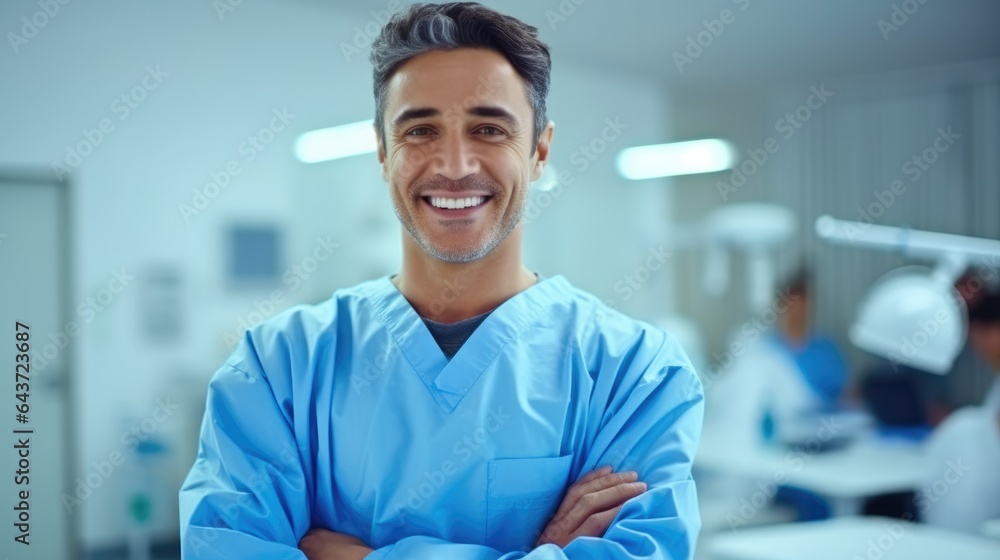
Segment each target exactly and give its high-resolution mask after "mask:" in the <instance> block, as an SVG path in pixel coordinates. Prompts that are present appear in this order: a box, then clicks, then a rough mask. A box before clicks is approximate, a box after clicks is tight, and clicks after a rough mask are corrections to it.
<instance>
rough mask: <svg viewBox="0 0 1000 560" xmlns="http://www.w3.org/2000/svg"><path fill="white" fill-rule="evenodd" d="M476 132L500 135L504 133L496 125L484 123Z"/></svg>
mask: <svg viewBox="0 0 1000 560" xmlns="http://www.w3.org/2000/svg"><path fill="white" fill-rule="evenodd" d="M477 132H481V133H484V134H486V135H487V136H500V135H503V134H505V133H504V131H503V130H501V129H500V128H499V127H496V126H493V125H486V126H483V127H480V128H479V130H478V131H477Z"/></svg>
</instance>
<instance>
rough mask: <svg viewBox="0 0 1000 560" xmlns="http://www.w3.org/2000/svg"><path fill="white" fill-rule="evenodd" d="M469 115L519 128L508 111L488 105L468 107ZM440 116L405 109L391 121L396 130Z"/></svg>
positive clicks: (431, 110)
mask: <svg viewBox="0 0 1000 560" xmlns="http://www.w3.org/2000/svg"><path fill="white" fill-rule="evenodd" d="M466 113H467V114H469V115H475V116H477V117H494V118H498V119H500V120H502V121H504V122H505V123H507V125H508V126H510V127H511V128H512V129H515V130H517V129H518V128H519V126H520V124H521V123H520V121H518V120H517V117H515V116H514V115H513V114H512V113H511V112H510V111H508V110H506V109H502V108H500V107H494V106H488V105H477V106H475V107H470V108H469V109H467V110H466ZM438 116H441V111H439V110H437V109H434V108H431V107H421V108H417V109H407V110H405V111H403V112H402V113H400V114H399V116H397V117H396V118H395V120H393V121H392V126H393V130H395V129H398V128H399V127H400V126H402V125H403V124H404V123H406V122H407V121H412V120H416V119H424V118H427V117H438Z"/></svg>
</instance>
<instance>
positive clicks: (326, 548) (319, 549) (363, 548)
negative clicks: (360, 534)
mask: <svg viewBox="0 0 1000 560" xmlns="http://www.w3.org/2000/svg"><path fill="white" fill-rule="evenodd" d="M299 550H301V551H302V552H303V553H305V555H306V558H308V559H309V560H362V559H363V558H364V557H365V556H368V555H369V554H371V553H372V549H370V548H368V546H367V545H366V544H365V543H363V542H362V541H361V540H360V539H358V538H355V537H352V536H351V535H345V534H344V533H335V532H333V531H328V530H327V529H310V530H309V532H308V533H306V535H305V536H304V537H302V540H300V541H299Z"/></svg>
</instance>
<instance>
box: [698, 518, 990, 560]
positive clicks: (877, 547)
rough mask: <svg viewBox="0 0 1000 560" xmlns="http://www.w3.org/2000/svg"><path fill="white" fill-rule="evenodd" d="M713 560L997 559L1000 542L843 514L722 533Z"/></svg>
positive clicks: (711, 549) (712, 545)
mask: <svg viewBox="0 0 1000 560" xmlns="http://www.w3.org/2000/svg"><path fill="white" fill-rule="evenodd" d="M707 549H708V553H709V555H710V557H711V558H713V559H715V560H803V559H808V560H857V559H858V558H862V559H869V558H871V559H875V558H878V559H880V560H925V559H926V560H942V559H944V560H948V559H954V560H997V559H998V558H1000V543H998V542H996V541H992V540H990V539H986V538H982V537H977V536H973V535H967V534H964V533H956V532H953V531H948V530H945V529H939V528H937V527H931V526H929V525H923V524H916V523H904V522H902V521H899V520H895V519H888V518H882V517H843V518H836V519H829V520H826V521H817V522H812V523H793V524H786V525H777V526H773V527H767V528H761V529H747V530H743V531H739V532H736V533H729V534H722V535H719V536H717V537H714V538H712V539H711V540H709V541H708V543H707Z"/></svg>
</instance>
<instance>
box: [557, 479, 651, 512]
mask: <svg viewBox="0 0 1000 560" xmlns="http://www.w3.org/2000/svg"><path fill="white" fill-rule="evenodd" d="M638 479H639V473H637V472H636V471H625V472H621V473H615V472H613V473H608V474H606V475H603V476H598V477H597V478H595V479H593V480H588V481H583V480H582V479H581V480H580V482H577V483H576V484H574V485H573V486H570V487H569V490H567V491H566V496H564V497H563V501H562V503H561V504H559V509H558V510H556V514H555V515H554V516H552V517H553V519H556V518H558V517H560V516H563V515H566V512H567V511H569V508H571V507H573V506H574V505H576V502H577V501H579V499H580V498H581V497H583V496H585V495H586V494H590V493H592V492H599V491H601V490H604V489H605V488H611V487H612V486H615V485H618V484H622V483H626V482H635V481H636V480H638Z"/></svg>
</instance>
